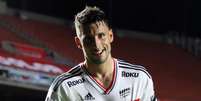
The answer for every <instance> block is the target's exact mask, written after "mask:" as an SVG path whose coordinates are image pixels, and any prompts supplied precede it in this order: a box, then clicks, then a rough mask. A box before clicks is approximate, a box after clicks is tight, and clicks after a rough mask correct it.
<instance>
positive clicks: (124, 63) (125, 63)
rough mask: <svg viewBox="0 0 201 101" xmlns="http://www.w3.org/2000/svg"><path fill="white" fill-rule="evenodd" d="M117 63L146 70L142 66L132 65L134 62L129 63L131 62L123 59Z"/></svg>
mask: <svg viewBox="0 0 201 101" xmlns="http://www.w3.org/2000/svg"><path fill="white" fill-rule="evenodd" d="M119 64H121V65H129V66H131V67H136V68H142V69H144V70H146V68H144V67H143V66H140V65H134V64H131V63H128V62H125V61H119Z"/></svg>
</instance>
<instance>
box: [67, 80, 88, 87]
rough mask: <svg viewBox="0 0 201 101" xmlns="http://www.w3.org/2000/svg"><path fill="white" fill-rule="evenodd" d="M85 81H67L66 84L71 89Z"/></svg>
mask: <svg viewBox="0 0 201 101" xmlns="http://www.w3.org/2000/svg"><path fill="white" fill-rule="evenodd" d="M84 81H85V79H83V78H82V79H78V80H74V81H68V82H67V84H68V86H69V87H72V86H76V85H78V84H81V83H84Z"/></svg>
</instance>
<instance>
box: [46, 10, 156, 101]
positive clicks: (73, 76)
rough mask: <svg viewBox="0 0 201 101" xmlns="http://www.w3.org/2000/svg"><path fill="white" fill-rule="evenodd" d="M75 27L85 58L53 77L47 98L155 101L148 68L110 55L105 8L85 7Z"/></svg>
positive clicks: (110, 37) (110, 34)
mask: <svg viewBox="0 0 201 101" xmlns="http://www.w3.org/2000/svg"><path fill="white" fill-rule="evenodd" d="M75 28H76V33H77V36H76V37H75V43H76V45H77V47H78V48H79V49H81V50H82V51H83V55H84V58H85V61H84V62H82V63H80V64H78V65H77V66H75V67H74V68H72V69H71V70H70V71H68V72H66V73H64V74H62V75H60V76H58V77H57V78H56V79H55V80H54V82H53V83H52V85H51V86H50V88H49V91H48V94H47V97H46V101H156V97H155V95H154V87H153V81H152V78H151V76H150V75H149V73H148V72H147V71H146V69H145V68H144V67H143V66H139V65H134V64H130V63H128V62H125V61H123V60H119V59H117V58H114V57H113V56H112V55H111V43H112V42H113V32H112V28H111V26H110V25H109V23H108V20H107V18H106V16H105V14H104V12H103V11H102V10H100V9H99V8H97V7H86V8H85V9H84V10H83V11H81V12H80V13H78V14H77V15H76V17H75Z"/></svg>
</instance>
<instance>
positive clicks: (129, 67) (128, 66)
mask: <svg viewBox="0 0 201 101" xmlns="http://www.w3.org/2000/svg"><path fill="white" fill-rule="evenodd" d="M117 64H118V67H119V68H120V69H122V70H124V71H129V72H137V73H139V74H141V75H143V77H148V78H150V79H152V78H151V75H150V74H149V72H148V71H147V69H146V68H145V67H144V66H141V65H136V64H132V63H129V62H126V61H124V60H120V59H117Z"/></svg>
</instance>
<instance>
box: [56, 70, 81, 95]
mask: <svg viewBox="0 0 201 101" xmlns="http://www.w3.org/2000/svg"><path fill="white" fill-rule="evenodd" d="M74 71H76V72H73V73H70V72H67V73H64V74H63V75H60V76H58V77H57V78H56V79H55V80H54V82H53V83H52V86H53V91H56V90H57V88H58V87H59V85H60V84H61V83H62V82H63V81H64V80H66V79H69V78H72V77H75V76H78V75H81V74H82V73H83V72H82V71H81V68H75V69H74Z"/></svg>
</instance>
